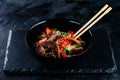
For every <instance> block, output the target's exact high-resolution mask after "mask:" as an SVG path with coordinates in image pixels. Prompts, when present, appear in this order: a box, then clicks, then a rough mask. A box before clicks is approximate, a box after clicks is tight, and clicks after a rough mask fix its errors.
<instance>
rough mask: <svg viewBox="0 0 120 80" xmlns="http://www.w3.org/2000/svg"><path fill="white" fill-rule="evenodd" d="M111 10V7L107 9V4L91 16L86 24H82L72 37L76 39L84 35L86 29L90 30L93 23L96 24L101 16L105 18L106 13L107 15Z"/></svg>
mask: <svg viewBox="0 0 120 80" xmlns="http://www.w3.org/2000/svg"><path fill="white" fill-rule="evenodd" d="M111 10H112V7H109V5H108V4H106V5H105V6H104V7H103V8H102V9H100V11H99V12H98V13H97V14H96V15H95V16H93V17H92V18H91V19H90V20H89V21H88V22H87V23H86V24H84V25H83V26H82V27H81V28H80V29H79V30H78V31H77V32H76V33H75V34H74V35H73V37H74V38H75V39H77V38H78V37H80V36H81V35H82V34H84V33H85V32H86V31H87V30H88V29H90V28H91V27H92V26H93V25H94V24H95V23H97V22H98V21H99V20H100V19H101V18H102V17H103V16H105V15H106V14H107V13H109V12H110V11H111Z"/></svg>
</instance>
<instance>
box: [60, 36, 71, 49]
mask: <svg viewBox="0 0 120 80" xmlns="http://www.w3.org/2000/svg"><path fill="white" fill-rule="evenodd" d="M69 44H70V42H69V40H67V39H66V37H62V38H60V48H64V47H66V46H68V45H69Z"/></svg>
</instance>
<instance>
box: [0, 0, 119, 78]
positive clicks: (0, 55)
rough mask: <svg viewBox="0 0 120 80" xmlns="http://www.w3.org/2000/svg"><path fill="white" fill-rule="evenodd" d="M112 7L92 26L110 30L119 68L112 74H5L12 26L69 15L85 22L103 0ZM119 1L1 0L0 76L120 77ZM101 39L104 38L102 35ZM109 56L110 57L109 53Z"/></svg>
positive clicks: (20, 27) (14, 28) (19, 27)
mask: <svg viewBox="0 0 120 80" xmlns="http://www.w3.org/2000/svg"><path fill="white" fill-rule="evenodd" d="M106 3H108V4H109V5H110V6H112V7H113V10H112V11H111V12H110V13H109V14H108V15H106V16H105V17H104V18H103V19H102V20H101V21H99V22H98V23H97V24H96V25H95V26H93V27H92V29H94V30H98V29H100V30H104V31H106V32H107V33H108V36H109V41H110V43H111V48H112V51H113V52H114V55H115V61H116V64H117V71H115V72H114V73H111V74H78V73H74V74H69V73H68V74H20V75H19V74H9V75H8V74H5V73H4V71H3V65H4V58H5V49H6V45H7V40H8V34H9V30H12V31H19V30H28V28H30V26H32V25H34V24H35V23H37V22H39V21H42V20H46V19H50V18H66V19H72V20H75V21H78V22H80V23H81V24H84V23H85V22H86V21H88V20H89V19H90V18H91V17H92V16H93V15H94V14H95V13H96V12H97V11H98V10H99V9H100V8H101V7H102V6H103V5H104V4H106ZM119 25H120V1H119V0H1V1H0V44H1V45H0V79H1V80H43V79H53V80H63V79H65V80H68V79H69V80H79V79H83V80H119V79H120V76H119V75H120V71H119V70H120V63H119V61H120V43H119V41H120V36H119V35H120V27H119ZM101 40H102V38H101ZM106 58H107V57H106Z"/></svg>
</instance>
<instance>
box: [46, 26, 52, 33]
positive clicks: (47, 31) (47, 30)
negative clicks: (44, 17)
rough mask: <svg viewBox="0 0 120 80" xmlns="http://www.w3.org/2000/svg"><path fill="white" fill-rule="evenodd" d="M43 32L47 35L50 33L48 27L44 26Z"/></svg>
mask: <svg viewBox="0 0 120 80" xmlns="http://www.w3.org/2000/svg"><path fill="white" fill-rule="evenodd" d="M45 32H46V34H47V35H48V34H50V33H51V30H50V28H48V27H46V28H45Z"/></svg>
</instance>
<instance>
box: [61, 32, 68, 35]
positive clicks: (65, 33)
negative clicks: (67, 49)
mask: <svg viewBox="0 0 120 80" xmlns="http://www.w3.org/2000/svg"><path fill="white" fill-rule="evenodd" d="M60 33H61V35H63V36H67V35H68V33H67V32H60Z"/></svg>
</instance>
